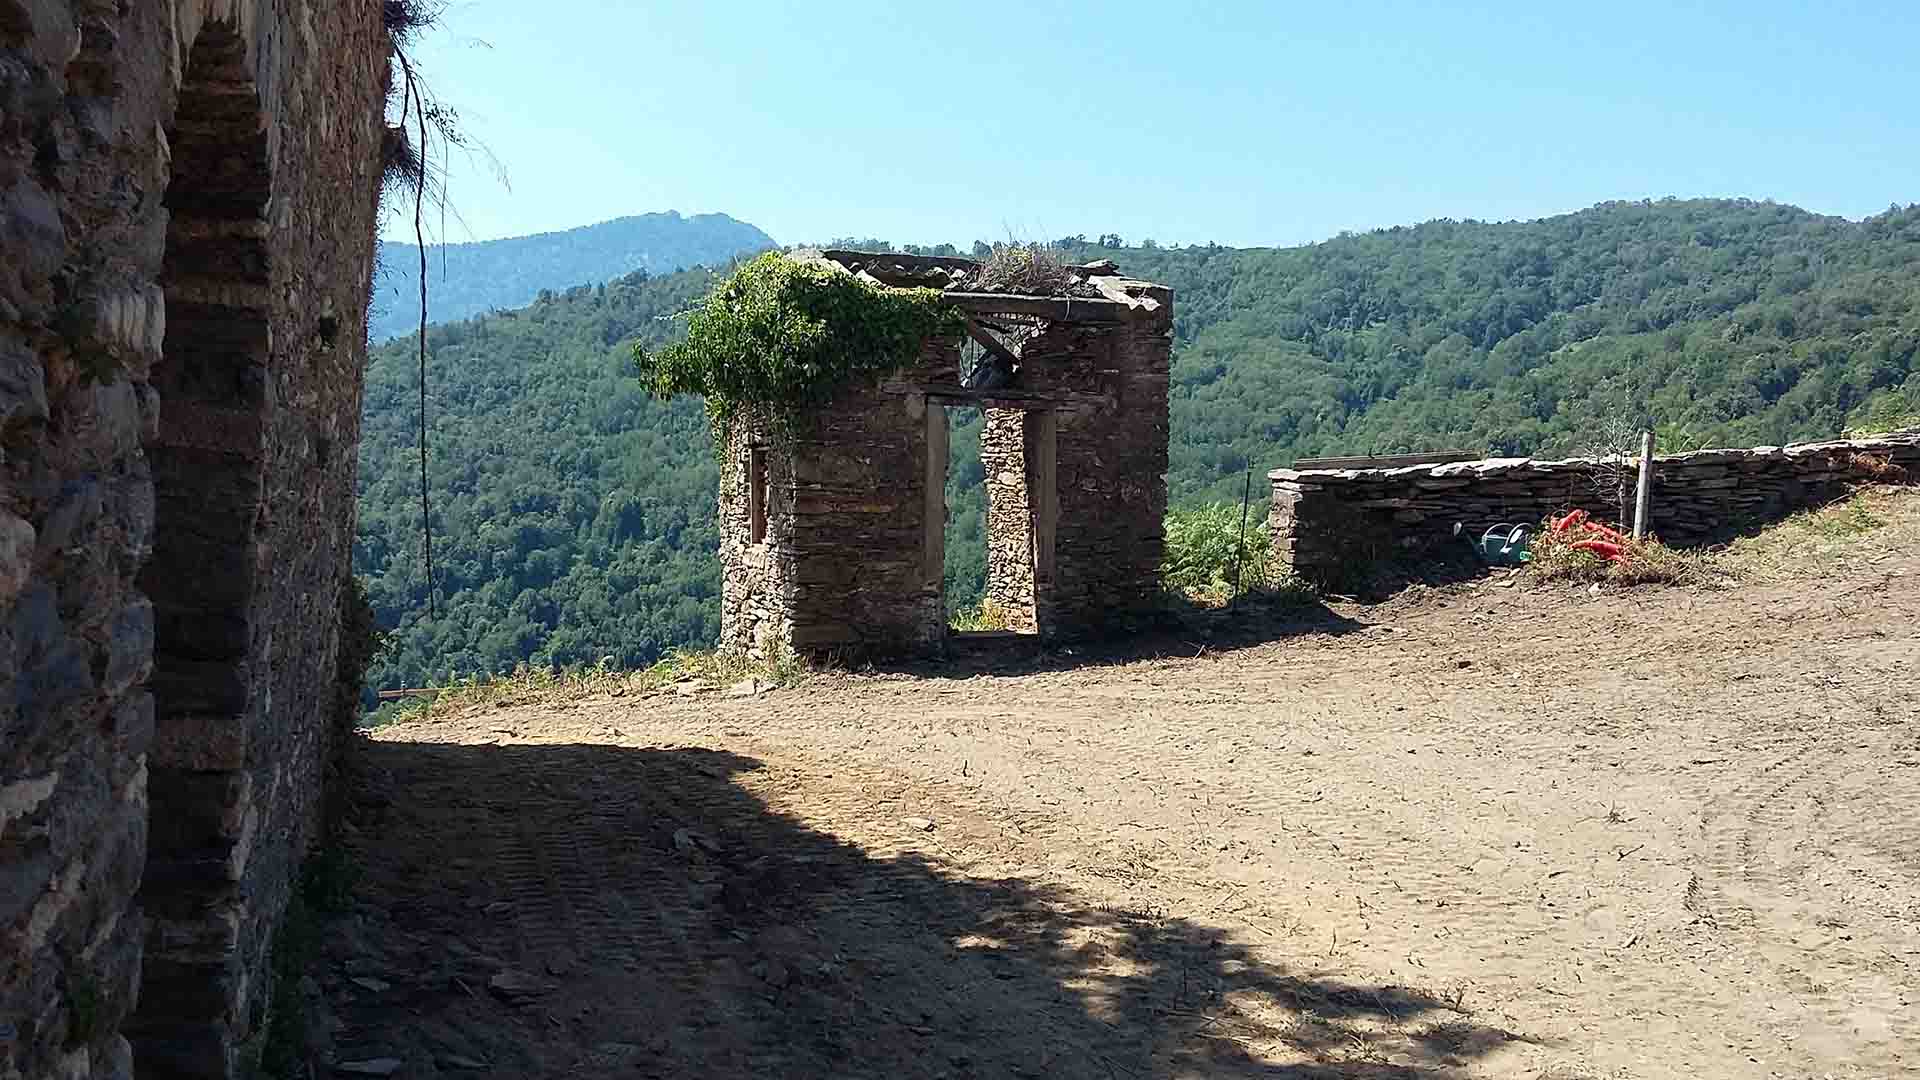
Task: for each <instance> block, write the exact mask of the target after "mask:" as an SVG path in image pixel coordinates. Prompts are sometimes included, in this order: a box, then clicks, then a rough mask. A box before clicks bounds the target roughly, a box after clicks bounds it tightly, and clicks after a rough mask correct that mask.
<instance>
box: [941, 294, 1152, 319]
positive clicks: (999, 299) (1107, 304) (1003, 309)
mask: <svg viewBox="0 0 1920 1080" xmlns="http://www.w3.org/2000/svg"><path fill="white" fill-rule="evenodd" d="M944 299H946V300H947V302H948V303H951V304H952V305H953V306H955V307H957V308H959V309H960V310H962V311H970V312H974V313H976V314H980V315H1034V316H1038V317H1040V318H1042V319H1052V320H1053V321H1055V322H1081V323H1117V322H1125V321H1126V320H1127V319H1129V318H1131V317H1132V315H1133V311H1134V309H1133V308H1132V307H1130V306H1129V305H1127V304H1122V303H1120V302H1118V301H1115V300H1107V299H1104V298H1097V297H1087V296H1015V295H1013V294H1011V293H982V292H950V293H947V294H946V295H945V297H944Z"/></svg>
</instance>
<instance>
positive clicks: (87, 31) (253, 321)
mask: <svg viewBox="0 0 1920 1080" xmlns="http://www.w3.org/2000/svg"><path fill="white" fill-rule="evenodd" d="M381 8H382V5H381V4H380V3H378V2H377V0H341V2H338V3H321V2H319V0H275V2H272V3H269V2H267V0H154V2H143V3H132V4H102V3H94V2H81V0H0V1077H5V1078H15V1077H25V1078H39V1077H43V1076H55V1075H58V1076H61V1077H86V1076H102V1077H107V1076H113V1077H122V1076H128V1075H132V1074H133V1073H134V1072H137V1073H138V1074H139V1075H141V1076H150V1077H167V1076H196V1077H207V1076H211V1077H218V1076H228V1075H234V1074H235V1073H236V1072H237V1070H238V1069H239V1067H240V1061H239V1057H240V1048H241V1047H242V1045H243V1044H244V1043H246V1042H247V1041H248V1040H249V1039H250V1038H251V1037H252V1036H253V1035H254V1034H255V1033H256V1032H257V1030H258V1029H259V1025H260V1021H261V1019H262V1010H263V1007H264V1004H265V985H264V982H265V967H266V948H267V940H268V937H269V935H270V929H271V927H272V925H273V923H274V921H275V920H276V919H277V917H278V915H279V912H280V911H281V909H282V907H283V906H284V904H285V901H286V899H287V896H288V893H289V888H290V882H291V880H292V876H293V873H294V866H295V865H296V863H297V861H298V859H299V858H300V856H301V854H302V851H303V849H304V847H305V845H306V844H307V842H308V841H309V839H310V838H311V837H312V835H313V832H314V827H315V815H316V807H317V806H318V804H319V799H320V774H321V770H322V768H323V765H324V761H325V758H326V756H327V754H328V752H329V742H330V740H329V738H328V724H329V714H330V710H331V707H332V703H333V701H334V693H335V687H334V681H335V674H336V673H335V671H334V670H333V667H334V656H335V651H336V641H335V634H336V623H337V611H338V602H339V596H340V591H341V587H342V584H343V582H344V581H345V580H346V578H347V573H348V559H349V556H350V544H351V535H352V523H353V474H354V461H355V456H356V449H357V445H358V441H359V429H358V424H359V415H360V385H361V373H362V370H363V366H364V360H365V340H366V339H365V333H366V330H365V310H366V302H367V293H368V286H369V280H370V275H371V270H372V259H373V233H374V222H375V215H376V213H377V200H378V197H379V183H380V175H379V174H380V166H379V153H378V148H379V145H380V136H381V133H382V130H383V129H382V116H381V113H382V102H383V94H384V87H385V79H386V75H387V57H388V49H389V42H388V39H387V36H386V32H385V30H384V28H383V26H382V20H381V14H382V11H381ZM129 1037H130V1038H129Z"/></svg>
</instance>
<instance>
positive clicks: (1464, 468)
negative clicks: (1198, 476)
mask: <svg viewBox="0 0 1920 1080" xmlns="http://www.w3.org/2000/svg"><path fill="white" fill-rule="evenodd" d="M1885 466H1890V467H1892V469H1894V470H1897V471H1895V472H1886V471H1885V469H1884V467H1885ZM1903 473H1904V475H1905V476H1906V477H1909V478H1913V477H1920V435H1907V436H1898V437H1889V438H1882V439H1860V440H1852V441H1842V442H1823V443H1803V444H1800V445H1797V446H1787V447H1778V446H1763V447H1757V448H1754V449H1750V450H1700V451H1696V452H1693V453H1688V454H1671V455H1665V456H1658V457H1656V458H1655V459H1654V476H1653V490H1652V496H1651V517H1650V531H1651V532H1652V533H1653V534H1654V535H1655V536H1657V537H1659V538H1660V539H1661V540H1663V541H1665V542H1667V543H1669V544H1674V545H1688V544H1700V543H1705V542H1709V541H1713V540H1716V539H1720V538H1723V537H1726V536H1728V535H1731V534H1733V533H1735V532H1738V531H1740V530H1743V529H1747V528H1751V527H1754V526H1757V525H1760V524H1764V523H1766V522H1769V521H1773V520H1777V519H1779V518H1781V517H1784V516H1786V515H1788V514H1790V513H1792V512H1794V511H1796V510H1800V509H1804V508H1806V507H1809V506H1816V505H1819V504H1822V503H1825V502H1829V501H1831V500H1833V499H1835V498H1838V497H1840V496H1842V495H1844V494H1846V492H1847V491H1848V490H1850V489H1851V487H1852V486H1854V485H1856V484H1858V483H1860V482H1862V481H1863V480H1871V479H1874V478H1876V477H1882V476H1884V477H1896V476H1900V475H1902V474H1903ZM1268 476H1269V478H1270V479H1271V480H1272V482H1273V505H1272V509H1271V511H1270V514H1269V517H1268V527H1269V530H1270V534H1271V535H1272V537H1273V552H1274V556H1273V557H1274V560H1275V569H1276V570H1278V571H1283V572H1284V571H1287V570H1293V571H1297V572H1299V573H1300V574H1302V575H1304V576H1306V577H1308V578H1311V579H1314V580H1316V581H1320V582H1322V583H1327V584H1340V583H1343V582H1346V581H1349V580H1351V579H1352V578H1353V577H1354V575H1355V574H1356V573H1358V574H1364V573H1366V572H1367V571H1368V570H1370V569H1371V568H1372V567H1373V566H1375V565H1377V564H1380V563H1382V562H1388V561H1392V560H1394V559H1399V558H1403V557H1407V556H1410V555H1412V556H1417V555H1418V554H1419V553H1420V552H1422V551H1426V550H1430V549H1433V548H1436V547H1439V546H1441V545H1446V544H1457V543H1460V541H1459V540H1458V539H1456V537H1455V535H1454V525H1455V523H1458V524H1459V525H1460V527H1461V528H1460V532H1461V533H1462V534H1464V535H1466V536H1468V537H1471V538H1476V539H1477V538H1478V537H1480V536H1481V535H1483V534H1484V533H1485V532H1486V530H1487V529H1489V528H1491V527H1493V526H1495V525H1503V524H1520V525H1534V524H1537V523H1539V522H1540V521H1542V520H1544V519H1545V518H1546V517H1547V515H1549V514H1560V513H1564V512H1566V511H1568V510H1574V509H1585V510H1588V511H1590V512H1592V513H1593V514H1594V515H1595V516H1597V517H1602V518H1605V519H1608V520H1617V519H1619V518H1620V517H1621V516H1622V515H1621V512H1620V498H1621V491H1622V487H1621V485H1622V484H1623V483H1624V485H1625V488H1624V490H1625V497H1626V505H1627V515H1626V516H1628V517H1631V513H1632V499H1633V489H1634V486H1635V485H1636V484H1637V482H1638V480H1637V476H1638V464H1637V463H1627V464H1626V465H1625V466H1624V467H1622V466H1621V465H1618V464H1613V463H1608V462H1604V461H1599V460H1595V459H1582V458H1575V459H1571V460H1566V461H1535V460H1533V459H1531V458H1497V459H1490V460H1486V461H1461V462H1454V463H1451V464H1445V465H1413V466H1407V467H1404V468H1397V469H1326V470H1310V471H1298V470H1293V469H1276V470H1274V471H1273V472H1271V473H1269V474H1268Z"/></svg>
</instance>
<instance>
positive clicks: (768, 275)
mask: <svg viewBox="0 0 1920 1080" xmlns="http://www.w3.org/2000/svg"><path fill="white" fill-rule="evenodd" d="M962 329H963V322H962V319H961V316H960V314H959V313H958V312H957V311H956V310H954V309H953V308H952V307H950V306H948V305H947V304H946V302H945V301H943V300H942V299H941V296H940V292H939V290H937V289H893V288H887V287H885V286H882V285H876V284H873V283H871V282H868V281H863V280H861V279H860V278H857V277H855V276H853V275H852V274H849V273H847V272H845V271H843V270H838V269H835V268H833V267H831V266H827V265H825V264H822V263H810V262H802V261H799V260H797V259H790V258H787V257H786V256H784V255H781V254H780V253H778V252H768V253H767V254H765V255H761V256H760V257H758V258H756V259H754V260H752V261H751V262H748V263H746V264H745V265H743V266H741V267H740V268H739V269H738V270H735V271H734V272H733V273H732V274H730V275H728V277H727V278H726V279H725V280H724V281H722V282H720V284H719V285H717V286H715V287H714V290H713V292H712V293H710V294H708V296H707V298H706V300H705V301H704V302H702V303H701V305H700V306H699V307H698V308H696V309H695V310H694V311H693V312H692V314H691V315H690V316H689V317H688V320H687V337H686V340H684V341H681V342H678V343H676V344H673V345H669V346H667V347H666V348H664V349H659V350H656V351H648V350H647V349H646V348H645V347H644V346H642V345H635V346H634V352H633V359H634V366H635V368H636V370H637V371H638V373H639V376H640V379H641V381H642V382H643V383H645V384H646V387H647V390H648V391H649V392H650V393H652V394H653V395H654V396H655V397H658V398H670V397H674V396H677V395H680V394H698V395H700V396H701V397H703V398H705V399H706V403H707V418H708V420H709V421H710V422H711V424H712V427H713V435H714V440H715V442H716V444H717V447H718V448H719V449H722V450H724V449H725V447H726V445H727V442H728V440H729V439H730V438H731V433H732V430H733V426H734V424H735V423H737V422H738V421H740V420H742V419H749V420H750V421H751V420H760V421H765V422H768V423H770V424H772V425H774V426H776V427H777V428H781V429H791V427H792V426H793V424H794V421H795V420H796V419H797V418H798V417H799V415H800V414H801V413H803V412H804V411H805V410H806V409H807V408H808V407H809V406H813V405H818V404H821V403H824V402H825V401H827V400H828V399H830V398H831V397H833V395H834V394H836V393H838V392H839V391H840V390H841V388H843V387H845V386H847V385H849V384H851V383H855V382H858V381H860V380H863V379H875V378H878V377H880V376H883V375H886V374H890V373H891V372H894V371H898V370H899V369H900V368H902V367H905V366H906V365H908V364H910V363H912V362H913V361H914V360H915V359H916V358H917V357H919V355H920V351H921V348H922V346H923V345H924V344H925V343H926V341H927V340H928V339H929V338H933V337H937V336H941V335H958V334H959V333H960V332H961V330H962Z"/></svg>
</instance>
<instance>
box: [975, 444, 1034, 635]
mask: <svg viewBox="0 0 1920 1080" xmlns="http://www.w3.org/2000/svg"><path fill="white" fill-rule="evenodd" d="M984 412H985V418H984V420H985V422H984V424H983V425H982V427H981V429H980V466H981V470H982V472H984V474H985V480H984V481H983V482H984V484H985V485H986V489H987V490H986V494H987V515H986V533H987V582H986V598H987V599H988V600H990V601H992V602H993V603H994V605H995V606H996V607H998V608H999V609H1000V610H1001V611H1002V612H1003V613H1005V615H1006V620H1007V629H1009V630H1014V631H1018V632H1020V633H1034V632H1036V631H1038V630H1039V622H1038V619H1037V616H1036V614H1035V611H1034V599H1033V597H1034V560H1035V551H1034V540H1035V537H1034V517H1033V511H1034V505H1033V497H1032V494H1033V491H1032V489H1033V486H1034V484H1033V478H1032V476H1031V475H1030V471H1029V466H1028V462H1027V442H1028V430H1027V429H1028V420H1029V418H1034V419H1038V417H1037V415H1036V414H1034V413H1028V412H1023V411H1020V410H1017V409H987V410H984Z"/></svg>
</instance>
